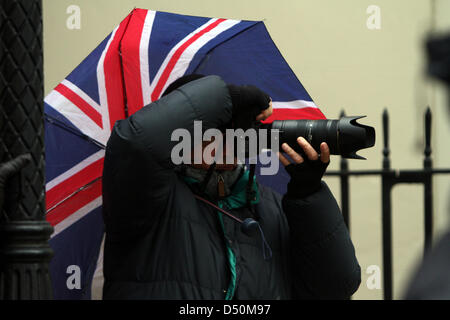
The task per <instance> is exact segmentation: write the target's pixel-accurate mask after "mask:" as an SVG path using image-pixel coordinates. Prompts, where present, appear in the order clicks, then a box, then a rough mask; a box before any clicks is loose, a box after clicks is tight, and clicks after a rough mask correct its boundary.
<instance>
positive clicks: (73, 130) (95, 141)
mask: <svg viewBox="0 0 450 320" xmlns="http://www.w3.org/2000/svg"><path fill="white" fill-rule="evenodd" d="M44 116H45V118H46V119H47V120H48V121H49V122H50V123H52V124H55V125H57V126H58V127H60V128H61V129H64V130H67V131H69V132H71V133H73V134H75V135H77V136H79V137H80V138H83V139H85V140H87V141H89V142H91V143H93V144H95V145H96V146H97V147H100V148H101V149H106V146H105V145H104V144H103V143H101V142H99V141H97V140H95V139H94V138H92V137H89V136H88V135H86V134H84V133H82V132H78V131H77V130H75V129H74V128H71V127H70V126H68V125H67V124H65V123H64V122H62V121H60V120H58V119H56V118H54V117H52V116H50V115H48V114H45V115H44Z"/></svg>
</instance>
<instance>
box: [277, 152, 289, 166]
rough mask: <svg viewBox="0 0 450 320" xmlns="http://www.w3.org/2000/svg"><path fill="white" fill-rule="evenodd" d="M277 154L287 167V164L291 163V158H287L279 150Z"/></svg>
mask: <svg viewBox="0 0 450 320" xmlns="http://www.w3.org/2000/svg"><path fill="white" fill-rule="evenodd" d="M277 155H278V159H280V162H281V163H282V164H283V166H285V167H286V166H287V165H289V164H291V163H290V162H289V160H288V159H286V157H285V156H283V155H282V154H281V152H277Z"/></svg>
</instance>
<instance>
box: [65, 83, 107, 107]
mask: <svg viewBox="0 0 450 320" xmlns="http://www.w3.org/2000/svg"><path fill="white" fill-rule="evenodd" d="M61 84H63V85H65V86H66V87H67V88H69V89H70V90H72V91H73V92H75V93H76V94H77V95H78V96H79V97H80V98H81V99H83V100H84V102H86V103H87V104H88V105H90V106H91V107H92V108H93V109H95V110H96V111H97V112H99V113H100V112H101V110H100V106H99V105H98V103H97V102H95V101H94V100H92V98H91V97H89V96H88V95H87V94H86V93H85V92H84V91H83V90H81V89H80V88H78V87H77V86H76V85H75V84H73V83H72V82H70V81H69V80H67V79H64V80H63V81H61Z"/></svg>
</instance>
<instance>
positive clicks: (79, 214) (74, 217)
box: [51, 196, 103, 238]
mask: <svg viewBox="0 0 450 320" xmlns="http://www.w3.org/2000/svg"><path fill="white" fill-rule="evenodd" d="M102 202H103V201H102V196H100V197H98V198H96V199H94V200H93V201H91V202H89V203H88V204H87V205H85V206H84V207H81V208H80V209H78V210H77V211H75V212H74V213H73V214H71V215H70V216H68V217H67V218H65V219H64V220H62V221H61V222H60V223H58V224H57V225H55V226H54V227H53V229H54V231H53V234H52V235H51V238H53V237H54V236H56V235H58V234H59V233H61V232H62V231H64V230H65V229H67V228H68V227H70V226H71V225H72V224H74V223H75V222H77V221H78V220H80V219H81V218H83V217H84V216H85V215H87V214H88V213H89V212H91V211H92V210H94V209H97V208H98V207H100V206H101V205H102Z"/></svg>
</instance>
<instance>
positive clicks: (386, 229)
mask: <svg viewBox="0 0 450 320" xmlns="http://www.w3.org/2000/svg"><path fill="white" fill-rule="evenodd" d="M341 115H343V113H342V114H341ZM424 118H425V148H424V160H423V168H421V169H417V170H394V169H392V168H391V160H390V158H389V155H390V149H389V114H388V112H387V110H384V112H383V163H382V169H375V170H350V169H349V166H348V160H347V159H344V158H342V159H341V162H340V170H339V171H328V172H327V173H326V175H327V176H338V177H339V178H340V188H341V210H342V214H343V216H344V220H345V223H346V224H347V227H348V228H349V229H350V203H349V195H350V179H349V178H350V177H351V176H379V177H381V181H382V183H381V185H382V190H381V191H382V199H381V201H382V214H381V216H382V229H383V230H382V233H383V290H384V292H383V294H384V299H385V300H392V291H393V284H392V197H391V194H392V192H391V191H392V188H393V187H394V186H395V185H397V184H403V183H408V184H409V183H415V184H422V185H423V186H424V231H425V243H424V253H426V252H427V250H428V249H430V248H431V244H432V238H433V186H432V181H433V175H435V174H449V173H450V169H435V168H433V166H432V160H431V110H430V108H427V110H426V112H425V117H424Z"/></svg>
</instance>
